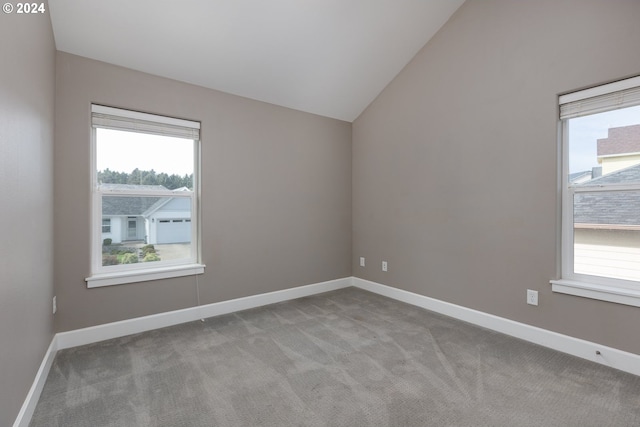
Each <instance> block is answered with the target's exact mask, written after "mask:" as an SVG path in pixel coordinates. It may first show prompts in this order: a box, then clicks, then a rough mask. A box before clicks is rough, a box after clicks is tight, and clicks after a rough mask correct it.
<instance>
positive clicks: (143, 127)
mask: <svg viewBox="0 0 640 427" xmlns="http://www.w3.org/2000/svg"><path fill="white" fill-rule="evenodd" d="M91 124H92V138H91V148H92V150H91V151H92V177H93V180H92V189H93V190H92V192H93V194H92V200H93V202H92V242H93V243H92V247H91V249H92V268H91V275H90V276H89V277H88V278H87V283H88V286H89V287H96V286H108V285H115V284H122V283H131V282H139V281H145V280H155V279H160V278H167V277H177V276H184V275H192V274H200V273H202V272H203V271H204V266H203V265H201V264H200V254H199V253H198V247H199V244H198V239H199V226H198V225H199V215H198V206H199V200H198V194H199V191H198V187H199V182H198V177H199V159H198V153H199V144H200V123H198V122H193V121H188V120H182V119H174V118H169V117H164V116H157V115H152V114H147V113H140V112H135V111H129V110H122V109H117V108H111V107H105V106H100V105H92V115H91Z"/></svg>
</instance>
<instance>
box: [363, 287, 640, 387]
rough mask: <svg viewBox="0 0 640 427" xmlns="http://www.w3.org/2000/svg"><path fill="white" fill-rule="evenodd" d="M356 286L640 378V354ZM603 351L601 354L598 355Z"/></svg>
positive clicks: (393, 292) (456, 307)
mask: <svg viewBox="0 0 640 427" xmlns="http://www.w3.org/2000/svg"><path fill="white" fill-rule="evenodd" d="M352 282H353V286H355V287H357V288H360V289H364V290H367V291H371V292H374V293H376V294H380V295H383V296H386V297H389V298H392V299H395V300H398V301H402V302H405V303H407V304H411V305H415V306H418V307H422V308H425V309H427V310H431V311H435V312H436V313H440V314H444V315H445V316H449V317H453V318H455V319H459V320H463V321H465V322H469V323H473V324H474V325H478V326H482V327H484V328H487V329H491V330H493V331H497V332H501V333H503V334H506V335H511V336H513V337H516V338H520V339H523V340H525V341H529V342H532V343H535V344H539V345H541V346H544V347H548V348H551V349H554V350H557V351H561V352H563V353H567V354H571V355H573V356H577V357H580V358H582V359H587V360H590V361H592V362H596V363H599V364H601V365H606V366H609V367H611V368H615V369H619V370H621V371H625V372H629V373H631V374H634V375H639V376H640V355H638V354H635V353H629V352H626V351H622V350H618V349H616V348H612V347H607V346H604V345H600V344H597V343H594V342H590V341H585V340H582V339H579V338H574V337H570V336H568V335H563V334H559V333H557V332H553V331H549V330H547V329H542V328H538V327H535V326H531V325H527V324H525V323H520V322H516V321H513V320H509V319H505V318H504V317H499V316H494V315H492V314H488V313H484V312H482V311H477V310H472V309H470V308H466V307H462V306H459V305H455V304H451V303H448V302H444V301H440V300H437V299H434V298H429V297H426V296H424V295H419V294H415V293H413V292H408V291H403V290H401V289H397V288H393V287H391V286H386V285H382V284H380V283H376V282H371V281H369V280H364V279H360V278H357V277H354V278H353V281H352ZM597 351H598V352H600V353H599V354H598V353H596V352H597Z"/></svg>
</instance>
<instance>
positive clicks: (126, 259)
mask: <svg viewBox="0 0 640 427" xmlns="http://www.w3.org/2000/svg"><path fill="white" fill-rule="evenodd" d="M136 262H138V255H136V254H132V253H126V254H124V255H122V261H121V263H122V264H135V263H136Z"/></svg>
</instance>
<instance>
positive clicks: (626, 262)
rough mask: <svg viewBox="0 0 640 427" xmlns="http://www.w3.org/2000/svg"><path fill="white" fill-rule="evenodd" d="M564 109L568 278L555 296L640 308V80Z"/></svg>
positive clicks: (556, 283) (578, 95) (577, 99)
mask: <svg viewBox="0 0 640 427" xmlns="http://www.w3.org/2000/svg"><path fill="white" fill-rule="evenodd" d="M559 103H560V120H561V125H562V153H563V156H562V157H563V166H562V174H561V177H562V252H561V258H562V278H561V279H559V280H552V281H551V283H552V285H553V290H554V291H555V292H562V293H568V294H572V295H578V296H582V297H587V298H595V299H601V300H605V301H611V302H616V303H621V304H627V305H634V306H639V307H640V77H636V78H632V79H627V80H622V81H619V82H615V83H611V84H608V85H604V86H599V87H596V88H591V89H587V90H583V91H579V92H574V93H570V94H567V95H563V96H560V98H559Z"/></svg>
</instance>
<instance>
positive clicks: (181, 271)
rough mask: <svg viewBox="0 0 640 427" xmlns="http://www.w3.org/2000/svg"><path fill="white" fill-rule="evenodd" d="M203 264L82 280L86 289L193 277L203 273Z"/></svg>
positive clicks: (126, 272) (111, 274) (120, 273)
mask: <svg viewBox="0 0 640 427" xmlns="http://www.w3.org/2000/svg"><path fill="white" fill-rule="evenodd" d="M204 268H205V265H204V264H187V265H179V266H171V267H160V268H154V269H145V270H143V271H125V272H118V273H106V274H94V275H93V276H91V277H87V278H86V279H84V280H85V281H86V282H87V288H99V287H102V286H113V285H123V284H125V283H136V282H147V281H149V280H159V279H170V278H172V277H183V276H194V275H196V274H203V273H204Z"/></svg>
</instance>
